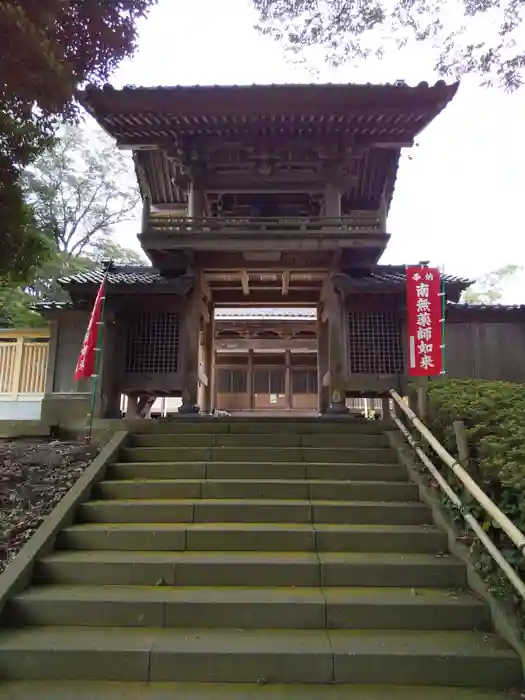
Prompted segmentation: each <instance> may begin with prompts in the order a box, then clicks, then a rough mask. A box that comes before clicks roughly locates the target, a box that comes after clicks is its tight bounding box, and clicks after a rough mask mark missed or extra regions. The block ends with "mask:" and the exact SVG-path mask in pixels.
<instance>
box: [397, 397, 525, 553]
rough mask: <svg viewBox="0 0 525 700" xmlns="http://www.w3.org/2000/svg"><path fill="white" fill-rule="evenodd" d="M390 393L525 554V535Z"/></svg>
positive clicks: (401, 402) (471, 492)
mask: <svg viewBox="0 0 525 700" xmlns="http://www.w3.org/2000/svg"><path fill="white" fill-rule="evenodd" d="M390 395H391V396H392V398H393V399H394V401H395V402H396V404H397V405H398V406H399V407H400V408H401V410H402V411H403V412H404V413H405V415H406V416H407V418H408V419H409V420H410V422H411V423H412V425H413V426H414V428H416V429H417V430H418V431H419V433H420V434H421V435H422V437H423V438H424V439H425V440H426V441H427V443H428V444H429V446H430V447H431V448H432V449H433V450H434V452H435V453H436V454H437V455H438V457H440V458H441V459H442V460H443V462H444V463H445V464H446V465H447V467H449V468H450V469H451V470H452V471H453V472H454V474H455V475H456V476H457V477H458V479H459V480H460V481H461V482H462V484H463V485H464V486H465V488H466V489H467V490H468V491H469V493H470V494H471V495H472V496H473V497H474V498H475V499H476V501H477V502H478V503H479V504H480V505H481V506H482V507H483V508H484V509H485V511H486V512H487V513H488V515H489V516H490V517H491V519H492V520H493V521H494V522H495V523H497V524H498V525H499V526H500V527H501V529H502V530H503V532H505V534H506V535H507V536H508V537H509V538H510V539H511V540H512V542H513V543H514V544H515V545H516V547H517V548H518V549H519V550H520V552H521V553H522V554H523V552H524V549H525V535H524V534H523V533H522V532H521V531H520V530H519V529H518V528H517V527H516V526H515V525H514V523H512V522H511V521H510V520H509V518H507V516H506V515H505V514H504V513H502V511H501V510H500V509H499V508H498V507H497V505H496V504H495V503H494V502H493V501H492V500H491V499H490V498H489V497H488V496H487V494H486V493H485V492H484V491H483V490H482V489H480V487H479V486H478V485H477V484H476V482H475V481H474V479H472V478H471V477H470V476H469V474H468V473H467V472H466V471H465V469H463V467H462V466H461V465H460V464H459V462H457V461H456V460H455V459H454V457H452V455H451V454H450V453H449V452H447V450H446V449H445V448H444V447H443V445H441V444H440V443H439V441H438V440H436V438H435V437H434V436H433V435H432V433H431V432H430V430H429V429H428V428H427V427H426V426H425V425H423V423H422V422H421V421H420V420H419V418H418V417H417V416H416V414H415V413H414V412H413V411H412V410H411V409H410V407H409V406H408V404H407V403H406V401H403V399H402V398H401V396H399V394H398V393H397V391H395V390H394V389H391V390H390Z"/></svg>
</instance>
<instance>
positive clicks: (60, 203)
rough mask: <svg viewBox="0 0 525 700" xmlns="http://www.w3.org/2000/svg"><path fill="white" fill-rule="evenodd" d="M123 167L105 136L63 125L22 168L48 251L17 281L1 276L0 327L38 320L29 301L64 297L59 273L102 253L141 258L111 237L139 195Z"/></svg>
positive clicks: (91, 264) (90, 264)
mask: <svg viewBox="0 0 525 700" xmlns="http://www.w3.org/2000/svg"><path fill="white" fill-rule="evenodd" d="M129 166H130V162H128V161H127V160H126V157H125V156H124V155H122V154H121V153H119V152H118V151H116V150H115V149H114V147H113V146H112V144H111V143H110V141H109V139H108V138H107V137H106V136H105V135H104V134H102V133H99V132H94V133H90V132H87V131H85V130H82V129H81V128H79V127H76V126H71V125H69V126H66V127H64V128H63V129H61V131H60V134H59V138H57V140H56V142H55V144H54V146H53V147H52V148H50V149H49V150H47V151H46V152H45V153H43V154H42V155H40V156H39V157H38V158H37V159H36V160H35V162H34V163H33V165H32V166H30V167H29V168H28V169H27V170H26V171H25V172H24V174H23V177H22V178H21V184H22V191H23V193H24V197H25V201H26V202H27V204H28V207H29V210H30V211H31V212H32V225H33V227H34V230H35V231H36V232H38V235H40V236H41V238H42V240H43V241H45V245H46V250H47V254H46V256H45V257H44V258H43V259H42V260H41V261H40V264H39V265H35V266H33V267H32V268H31V273H30V276H29V278H28V279H27V281H26V282H25V283H24V284H16V283H13V282H11V283H9V282H6V281H5V280H4V281H2V280H0V307H1V309H0V325H3V326H4V327H6V326H20V325H22V326H31V325H35V324H36V325H41V323H42V319H41V317H40V316H39V315H38V314H36V313H35V312H33V311H31V308H30V307H31V306H32V305H33V304H34V303H35V302H37V301H42V300H49V299H51V300H55V301H61V300H65V299H67V293H65V292H64V290H63V289H62V287H61V286H60V284H59V282H58V280H59V278H60V277H64V276H67V275H72V274H75V273H76V272H81V271H83V270H88V269H94V268H95V267H96V266H97V265H100V263H101V262H102V261H103V260H108V259H111V260H113V261H114V262H116V263H118V264H141V263H144V260H143V258H142V256H141V255H140V253H138V252H136V251H134V250H131V249H129V248H125V247H122V246H121V245H119V244H118V243H116V242H115V241H114V239H113V237H112V228H113V226H115V225H116V224H120V223H123V222H125V221H126V220H128V219H130V217H131V216H132V214H133V213H134V210H135V208H136V205H137V203H138V201H139V196H138V192H137V187H136V183H135V181H134V178H133V177H132V175H131V173H130V167H129Z"/></svg>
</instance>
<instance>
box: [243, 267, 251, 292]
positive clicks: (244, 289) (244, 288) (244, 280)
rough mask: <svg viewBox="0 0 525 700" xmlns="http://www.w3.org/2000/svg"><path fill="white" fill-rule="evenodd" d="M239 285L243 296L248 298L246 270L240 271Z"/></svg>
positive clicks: (248, 287)
mask: <svg viewBox="0 0 525 700" xmlns="http://www.w3.org/2000/svg"><path fill="white" fill-rule="evenodd" d="M241 285H242V293H243V294H244V296H245V297H248V296H250V278H249V277H248V273H247V272H246V270H242V272H241Z"/></svg>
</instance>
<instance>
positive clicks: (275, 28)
mask: <svg viewBox="0 0 525 700" xmlns="http://www.w3.org/2000/svg"><path fill="white" fill-rule="evenodd" d="M253 4H254V7H255V9H256V10H257V12H258V13H259V24H258V28H259V29H260V30H261V31H262V32H263V33H265V34H269V35H271V36H273V37H274V38H276V39H277V40H279V41H282V42H283V43H284V45H285V46H286V48H287V49H289V50H291V51H292V52H293V53H295V54H303V56H304V52H305V51H306V50H308V49H310V48H320V49H321V50H322V52H323V53H324V55H325V57H326V59H327V60H328V61H329V62H330V63H331V64H333V65H334V66H336V65H339V64H341V63H343V62H345V61H349V60H350V61H351V60H353V59H356V58H363V57H364V58H366V57H368V56H371V55H376V56H379V57H383V56H385V55H388V50H389V49H390V50H392V49H395V48H399V47H403V46H405V45H407V44H409V43H410V42H425V43H426V44H427V45H432V47H433V48H434V50H435V56H436V69H437V71H438V72H439V73H440V74H441V75H443V76H454V77H459V76H461V75H463V74H466V73H475V74H478V75H480V76H481V77H482V79H483V82H484V83H486V84H498V85H502V86H504V87H505V88H506V89H509V90H513V89H516V88H518V87H519V86H520V85H521V84H522V82H523V76H524V73H525V45H524V43H523V36H522V34H521V36H520V34H519V33H520V31H521V32H522V30H523V26H522V22H523V18H524V13H525V4H524V3H523V0H433V1H432V2H429V1H428V0H253Z"/></svg>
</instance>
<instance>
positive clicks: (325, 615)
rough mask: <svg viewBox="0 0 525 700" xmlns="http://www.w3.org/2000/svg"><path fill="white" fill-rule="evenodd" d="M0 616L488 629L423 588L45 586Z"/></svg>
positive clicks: (23, 621)
mask: <svg viewBox="0 0 525 700" xmlns="http://www.w3.org/2000/svg"><path fill="white" fill-rule="evenodd" d="M5 614H6V621H7V624H9V623H14V624H16V625H81V626H86V627H95V626H101V627H104V626H106V625H107V626H120V627H128V626H129V627H151V628H153V627H159V628H162V627H176V628H184V627H189V628H192V627H202V628H214V627H217V628H224V629H325V628H328V629H404V630H409V629H411V630H461V629H467V630H468V629H476V630H490V614H489V611H488V608H487V606H485V605H484V604H483V603H481V601H479V600H477V599H475V598H474V597H473V596H472V595H470V594H468V593H465V592H462V591H447V590H439V589H426V588H417V589H416V588H413V589H410V588H397V589H396V588H341V589H329V588H324V589H323V588H299V589H297V588H182V587H179V588H177V587H168V586H159V587H156V588H155V587H149V586H144V587H141V586H52V585H49V586H37V587H32V588H29V589H28V590H26V591H24V592H23V593H20V594H18V595H17V596H15V598H13V599H12V600H11V601H10V602H9V604H8V606H7V610H6V613H5Z"/></svg>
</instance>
